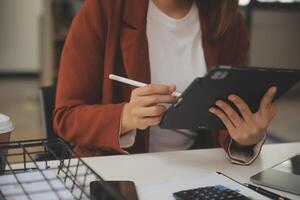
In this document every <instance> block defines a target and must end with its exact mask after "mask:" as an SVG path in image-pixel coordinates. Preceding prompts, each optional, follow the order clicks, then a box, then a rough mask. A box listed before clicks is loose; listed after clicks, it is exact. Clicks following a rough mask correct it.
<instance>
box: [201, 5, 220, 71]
mask: <svg viewBox="0 0 300 200" xmlns="http://www.w3.org/2000/svg"><path fill="white" fill-rule="evenodd" d="M198 8H199V17H200V23H201V32H202V43H203V51H204V57H205V62H206V66H207V69H209V68H211V67H214V66H217V65H219V64H220V63H219V58H220V53H221V44H220V42H219V41H212V40H210V38H209V29H208V21H209V19H208V18H209V9H208V8H207V7H205V5H199V4H198Z"/></svg>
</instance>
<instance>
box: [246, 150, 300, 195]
mask: <svg viewBox="0 0 300 200" xmlns="http://www.w3.org/2000/svg"><path fill="white" fill-rule="evenodd" d="M250 180H251V181H252V182H253V183H255V184H258V185H263V186H267V187H270V188H274V189H277V190H281V191H284V192H290V193H293V194H296V195H300V154H299V155H296V156H294V157H292V158H290V159H288V160H286V161H283V162H282V163H279V164H278V165H275V166H273V167H271V168H269V169H266V170H264V171H262V172H260V173H258V174H256V175H254V176H252V177H251V178H250Z"/></svg>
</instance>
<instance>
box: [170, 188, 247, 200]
mask: <svg viewBox="0 0 300 200" xmlns="http://www.w3.org/2000/svg"><path fill="white" fill-rule="evenodd" d="M174 197H175V198H176V199H177V200H250V199H249V198H248V197H246V196H244V195H242V194H240V193H239V192H237V191H234V190H231V189H228V188H226V187H224V186H222V185H216V186H210V187H200V188H195V189H190V190H183V191H180V192H176V193H174Z"/></svg>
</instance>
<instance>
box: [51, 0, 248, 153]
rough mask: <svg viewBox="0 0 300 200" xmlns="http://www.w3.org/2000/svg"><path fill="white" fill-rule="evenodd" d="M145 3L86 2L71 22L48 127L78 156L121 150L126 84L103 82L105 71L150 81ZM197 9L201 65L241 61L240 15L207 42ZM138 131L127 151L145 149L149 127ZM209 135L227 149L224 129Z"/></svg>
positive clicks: (244, 41) (203, 15) (243, 33)
mask: <svg viewBox="0 0 300 200" xmlns="http://www.w3.org/2000/svg"><path fill="white" fill-rule="evenodd" d="M148 1H149V0H86V1H85V3H84V5H83V6H82V8H81V9H80V11H79V13H78V14H77V16H76V17H75V19H74V21H73V24H72V26H71V29H70V32H69V34H68V37H67V41H66V44H65V47H64V51H63V54H62V60H61V65H60V69H59V77H58V85H57V95H56V108H55V112H54V127H55V130H56V132H57V134H58V135H59V136H60V137H62V138H63V139H64V140H66V141H68V142H70V143H72V144H75V147H76V152H77V153H78V154H79V155H80V156H96V155H111V154H122V153H124V151H123V150H122V149H121V148H120V143H119V129H120V118H121V113H122V109H123V106H124V104H125V102H128V101H129V99H130V94H131V90H132V88H130V87H129V86H127V85H125V84H120V83H116V82H113V81H111V80H109V79H108V75H109V74H111V73H113V74H118V75H121V76H125V77H128V78H130V79H134V80H138V81H141V82H145V83H150V66H149V55H148V44H147V37H146V16H147V10H148ZM199 11H200V21H201V29H202V35H203V49H204V55H205V60H206V64H207V66H208V67H212V66H216V65H220V64H222V65H242V64H244V63H245V61H246V57H247V52H248V47H249V41H248V34H247V30H246V27H245V24H244V21H243V18H242V16H241V15H240V14H239V15H238V17H237V18H236V21H235V23H234V24H232V26H231V27H230V29H229V30H228V32H227V33H226V34H225V35H224V36H223V37H222V38H220V39H219V40H218V41H215V42H211V41H210V40H209V39H208V30H207V29H208V28H207V21H208V17H207V16H208V9H205V8H202V7H199ZM170 73H172V72H170ZM138 132H139V133H138V134H137V138H136V142H135V145H134V146H133V147H132V148H130V149H128V151H129V152H130V153H143V152H147V151H148V141H149V131H148V130H146V131H138ZM211 136H212V138H211V140H213V143H214V146H220V145H221V146H222V147H223V148H224V149H225V150H226V151H227V149H228V144H229V141H230V136H229V134H228V133H227V131H220V132H219V133H214V134H211ZM207 142H209V141H207Z"/></svg>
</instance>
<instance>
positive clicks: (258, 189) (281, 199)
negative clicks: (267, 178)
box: [244, 183, 290, 200]
mask: <svg viewBox="0 0 300 200" xmlns="http://www.w3.org/2000/svg"><path fill="white" fill-rule="evenodd" d="M244 186H246V187H248V188H250V189H251V190H254V191H255V192H257V193H259V194H262V195H264V196H266V197H269V198H270V199H274V200H290V199H288V198H286V197H282V196H280V195H278V194H275V193H273V192H270V191H268V190H265V189H263V188H261V187H256V186H254V185H251V184H248V183H244Z"/></svg>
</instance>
